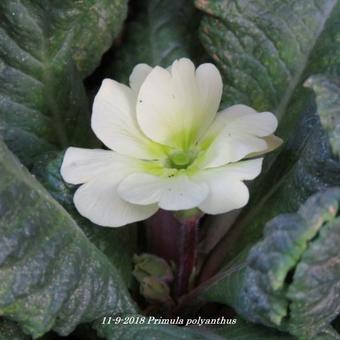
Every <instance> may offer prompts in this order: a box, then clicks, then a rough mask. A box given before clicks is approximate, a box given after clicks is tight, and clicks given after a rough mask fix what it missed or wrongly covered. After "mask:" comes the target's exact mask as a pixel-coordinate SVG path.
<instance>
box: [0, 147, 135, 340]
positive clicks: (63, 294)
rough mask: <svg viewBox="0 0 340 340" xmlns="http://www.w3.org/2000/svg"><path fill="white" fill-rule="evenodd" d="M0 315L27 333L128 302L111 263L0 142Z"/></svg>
mask: <svg viewBox="0 0 340 340" xmlns="http://www.w3.org/2000/svg"><path fill="white" fill-rule="evenodd" d="M0 178H1V184H0V314H1V315H4V316H5V317H7V318H9V319H12V320H15V321H16V322H17V323H18V324H19V325H20V327H21V328H22V329H23V330H24V331H25V332H26V333H28V334H31V335H32V336H33V337H35V338H36V337H38V336H40V335H42V334H44V333H45V332H46V331H48V330H49V329H51V328H52V329H54V330H55V331H57V332H58V333H59V334H61V335H66V334H68V333H70V332H71V331H72V330H73V329H74V328H75V327H76V325H78V324H79V323H83V322H90V321H93V320H94V319H97V318H100V317H101V316H103V315H106V314H108V313H110V314H115V313H121V312H125V313H131V312H133V311H134V306H133V304H132V302H131V300H130V298H129V295H128V292H127V290H126V288H125V286H124V284H123V282H122V280H121V278H120V275H119V274H118V272H117V270H116V269H115V267H114V266H113V265H112V264H110V262H109V261H108V260H107V258H106V257H105V256H104V255H103V254H102V253H101V252H100V251H99V250H98V249H97V248H96V247H95V246H94V245H93V244H92V243H91V242H89V240H88V239H87V238H86V236H85V235H84V234H83V232H82V231H81V230H80V229H79V227H78V226H77V224H76V223H75V222H74V220H73V219H72V218H71V217H70V215H68V214H67V212H66V211H65V210H64V209H63V208H62V207H61V206H60V205H59V204H58V203H57V202H56V201H55V200H54V199H53V198H52V197H51V196H50V195H49V194H48V192H47V191H46V190H45V189H44V188H43V187H42V186H41V185H40V184H39V183H38V182H37V181H36V180H35V179H34V178H33V177H32V176H31V175H30V174H29V173H28V172H27V170H25V169H24V167H23V166H22V165H21V164H20V163H19V162H18V160H17V159H16V158H15V157H14V156H13V155H12V154H11V153H10V152H9V151H8V149H7V148H6V147H5V145H4V144H3V143H2V142H1V144H0Z"/></svg>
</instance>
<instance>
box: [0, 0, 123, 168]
mask: <svg viewBox="0 0 340 340" xmlns="http://www.w3.org/2000/svg"><path fill="white" fill-rule="evenodd" d="M125 2H126V1H125V0H115V1H110V0H99V1H94V0H84V1H72V0H66V1H54V2H52V1H45V0H38V1H33V0H14V1H13V0H3V1H1V3H0V133H1V134H2V135H3V137H4V139H5V141H6V143H7V144H8V146H9V147H10V149H11V150H13V151H14V152H15V153H16V154H17V155H18V156H19V157H20V158H21V159H22V161H24V162H25V164H27V165H30V164H31V162H32V158H33V157H34V156H35V155H37V154H40V153H42V152H45V151H47V150H51V149H54V148H58V147H62V146H66V145H68V144H74V145H78V144H82V145H84V144H87V143H89V136H90V129H89V119H88V118H89V116H88V109H87V100H86V97H85V96H84V89H83V85H82V84H81V82H80V78H79V76H78V74H77V73H78V72H77V70H76V69H75V66H74V62H75V63H76V65H77V67H78V70H79V71H80V73H81V75H87V74H88V73H89V72H90V71H91V70H93V69H94V67H95V66H96V65H97V64H98V62H99V60H100V58H101V55H102V53H103V52H104V51H105V50H106V49H107V48H108V47H109V46H110V45H111V42H112V39H113V36H114V35H115V34H116V33H117V31H118V29H119V27H120V25H121V23H122V21H123V19H124V17H125V12H126V8H125V7H126V4H125ZM112 18H114V19H112ZM72 59H73V60H74V62H73V61H72Z"/></svg>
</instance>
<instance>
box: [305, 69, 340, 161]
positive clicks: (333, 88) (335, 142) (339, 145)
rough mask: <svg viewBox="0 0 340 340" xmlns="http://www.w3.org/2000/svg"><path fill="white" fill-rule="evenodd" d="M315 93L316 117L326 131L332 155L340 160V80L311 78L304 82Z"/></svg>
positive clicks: (322, 77) (321, 77) (322, 76)
mask: <svg viewBox="0 0 340 340" xmlns="http://www.w3.org/2000/svg"><path fill="white" fill-rule="evenodd" d="M305 86H307V87H311V88H312V89H313V90H314V92H315V93H316V102H317V106H318V115H319V116H320V120H321V124H322V126H323V128H324V129H325V130H326V131H327V134H328V136H329V142H330V145H331V148H332V152H333V155H334V156H336V157H338V158H340V78H338V77H326V76H324V75H315V76H311V77H310V78H308V79H307V81H306V82H305Z"/></svg>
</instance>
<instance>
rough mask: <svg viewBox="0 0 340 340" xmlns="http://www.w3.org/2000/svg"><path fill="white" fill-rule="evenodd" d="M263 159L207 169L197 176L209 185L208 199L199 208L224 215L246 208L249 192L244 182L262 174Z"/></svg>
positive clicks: (209, 212)
mask: <svg viewBox="0 0 340 340" xmlns="http://www.w3.org/2000/svg"><path fill="white" fill-rule="evenodd" d="M262 160H263V159H262V158H261V159H253V160H248V161H243V162H238V163H234V164H229V165H226V166H224V167H222V168H218V169H206V170H204V171H203V172H202V173H200V174H198V175H197V176H196V178H195V179H196V180H197V181H205V182H207V183H208V185H209V194H208V196H207V198H206V199H205V200H204V201H203V202H202V203H201V204H200V205H199V206H198V207H199V209H201V210H202V211H203V212H205V213H207V214H213V215H214V214H222V213H226V212H228V211H231V210H234V209H238V208H241V207H243V206H245V205H246V204H247V202H248V199H249V191H248V188H247V186H246V185H245V184H244V183H243V182H242V180H250V179H254V178H255V177H256V176H258V175H259V174H260V172H261V167H262Z"/></svg>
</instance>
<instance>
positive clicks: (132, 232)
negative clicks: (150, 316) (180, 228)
mask: <svg viewBox="0 0 340 340" xmlns="http://www.w3.org/2000/svg"><path fill="white" fill-rule="evenodd" d="M63 156H64V153H63V152H50V153H47V154H44V155H43V156H41V157H40V158H39V159H37V161H36V162H35V164H34V167H33V169H32V173H33V174H34V175H35V176H36V177H37V179H38V180H39V181H40V183H41V184H43V185H44V187H45V188H46V189H47V190H48V191H49V193H50V194H51V195H52V196H53V197H54V198H55V199H56V200H57V201H58V202H59V203H60V204H61V205H62V206H63V207H64V208H65V209H66V210H67V211H68V212H69V213H70V215H71V216H72V217H73V218H74V220H75V221H76V222H77V224H78V225H79V226H80V227H81V228H82V230H83V231H84V233H85V235H86V236H87V238H88V239H89V240H90V241H91V242H92V243H94V244H95V245H96V246H97V247H98V248H99V249H100V250H101V251H102V252H103V253H104V254H105V255H106V256H107V258H108V259H109V260H110V261H111V262H112V263H113V264H114V265H115V267H116V268H117V270H118V271H119V272H120V274H121V275H122V277H123V279H124V282H125V283H126V284H127V285H128V286H130V285H131V283H132V280H133V277H132V270H133V265H132V257H133V254H134V253H137V225H136V224H131V225H129V226H125V227H124V228H103V227H101V226H98V225H95V224H93V223H92V222H91V221H89V220H88V219H86V218H84V217H82V216H81V215H80V214H79V213H78V212H77V210H76V209H75V207H74V204H73V195H74V192H75V189H76V186H74V185H70V184H67V183H65V182H64V181H63V179H62V178H61V175H60V166H61V163H62V160H63Z"/></svg>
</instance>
